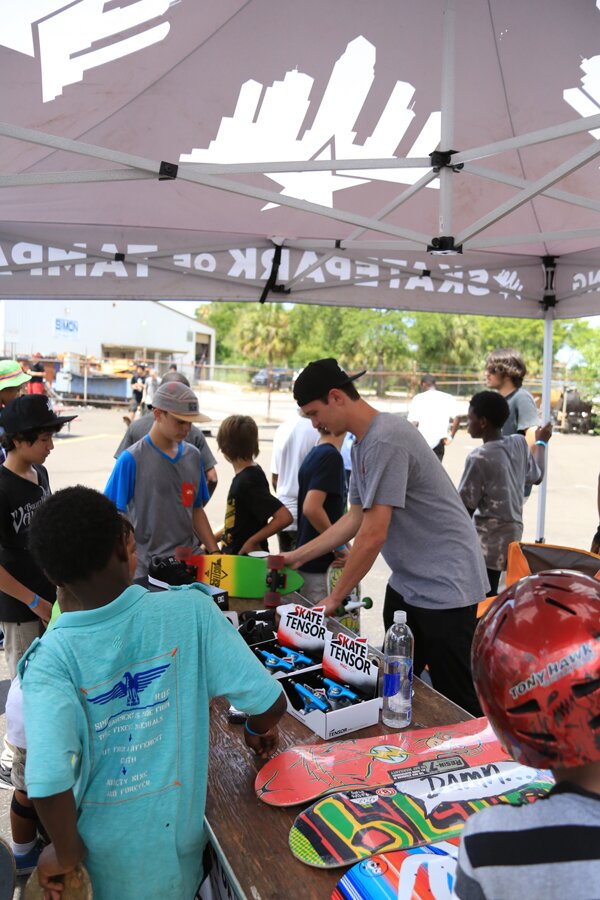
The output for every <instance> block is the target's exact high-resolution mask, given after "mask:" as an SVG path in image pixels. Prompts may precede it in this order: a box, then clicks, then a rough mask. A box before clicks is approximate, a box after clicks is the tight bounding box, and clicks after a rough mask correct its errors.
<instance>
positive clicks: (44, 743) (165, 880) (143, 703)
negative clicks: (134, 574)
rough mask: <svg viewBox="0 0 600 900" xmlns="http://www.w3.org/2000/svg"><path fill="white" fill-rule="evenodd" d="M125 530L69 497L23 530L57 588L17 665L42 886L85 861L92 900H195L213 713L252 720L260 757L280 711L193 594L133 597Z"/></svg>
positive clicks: (100, 502)
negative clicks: (52, 614) (43, 838)
mask: <svg viewBox="0 0 600 900" xmlns="http://www.w3.org/2000/svg"><path fill="white" fill-rule="evenodd" d="M126 531H127V527H126V523H124V521H123V519H122V517H121V516H120V515H119V513H118V511H117V509H116V507H115V506H114V505H113V503H112V502H111V501H110V500H108V498H106V497H104V496H103V495H102V494H99V493H98V492H96V491H93V490H91V489H89V488H84V487H81V486H78V487H74V488H67V489H66V490H63V491H59V492H58V493H57V494H55V495H54V496H53V497H51V498H50V499H49V500H48V501H47V502H46V503H45V504H44V506H43V507H42V508H41V509H40V510H39V512H38V514H37V515H36V519H35V521H34V524H33V527H32V531H31V536H30V546H31V548H32V552H33V553H34V554H35V556H36V558H37V560H38V562H39V564H40V565H41V566H42V567H43V568H44V569H45V570H46V571H47V572H48V575H49V577H50V578H51V579H52V580H53V581H55V582H56V583H58V584H60V585H63V586H64V587H66V588H67V591H66V592H65V597H64V605H63V613H62V615H61V616H60V618H59V619H58V621H57V622H56V625H55V628H54V630H53V631H52V632H51V633H50V634H47V635H45V637H44V639H43V640H41V641H38V642H36V643H35V644H34V645H33V647H32V648H31V649H30V650H29V652H28V653H27V655H26V656H25V657H24V659H23V661H22V663H21V666H20V675H21V680H22V689H23V698H24V713H25V731H26V737H27V765H26V781H27V788H28V793H29V796H30V797H31V798H32V799H33V801H34V805H35V807H36V811H37V813H38V815H39V817H40V819H41V821H42V823H43V824H44V826H45V828H46V830H47V831H48V834H49V835H50V838H51V839H52V844H50V845H49V847H47V848H46V849H45V850H44V851H43V852H42V855H41V856H40V862H39V873H40V883H41V884H42V885H43V886H45V887H47V886H48V885H49V884H50V885H51V884H52V882H53V881H55V876H56V875H59V874H61V873H63V872H66V871H68V870H70V869H72V868H73V867H74V866H75V865H77V864H78V863H79V862H82V861H84V862H85V865H86V866H87V868H88V870H89V872H90V875H91V878H92V884H93V889H94V896H95V897H96V898H97V900H114V898H115V897H120V898H123V900H128V898H132V900H133V898H137V897H140V896H143V897H144V898H145V900H163V898H165V897H178V898H182V900H186V898H189V900H191V898H192V897H193V896H194V894H195V892H196V890H197V888H198V885H199V883H200V881H201V877H202V862H201V860H202V850H203V847H204V842H205V838H204V831H203V818H204V806H205V797H206V780H207V761H208V750H209V747H208V734H209V701H210V699H211V698H212V697H215V696H220V695H223V696H225V697H227V698H228V699H229V701H230V702H231V703H233V704H234V705H235V706H237V707H238V708H240V709H243V710H245V711H246V712H247V713H248V714H249V718H248V720H247V723H246V730H245V737H246V743H247V744H248V745H249V746H250V747H251V748H252V749H253V750H254V751H255V752H256V753H259V754H261V755H263V756H266V755H268V754H269V753H271V752H273V751H274V749H275V748H276V746H277V730H276V724H277V721H278V720H279V718H280V717H281V716H282V715H283V712H284V710H285V701H284V699H283V695H282V692H281V688H280V686H279V685H278V683H277V681H276V680H275V679H273V678H272V676H271V675H269V674H268V673H267V672H266V670H265V669H264V668H263V667H262V665H261V664H260V663H259V662H258V660H257V659H256V657H255V656H254V655H253V654H252V652H251V651H250V650H249V649H248V647H247V646H246V644H245V643H244V641H243V640H242V638H240V636H239V635H238V634H237V632H236V631H235V629H234V628H232V627H231V624H230V623H229V622H228V621H227V619H226V618H225V617H224V616H223V615H222V613H221V612H220V611H219V609H218V608H217V606H216V605H215V604H214V603H213V601H212V599H209V597H207V596H206V594H204V592H203V590H202V586H201V585H194V586H193V587H191V588H188V587H185V588H183V589H180V590H171V591H165V592H160V593H149V592H148V591H146V590H145V589H144V588H142V587H141V586H138V585H134V586H131V585H130V575H129V567H128V553H127V534H126V533H125V532H126ZM61 548H64V549H61Z"/></svg>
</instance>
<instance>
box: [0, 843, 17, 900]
mask: <svg viewBox="0 0 600 900" xmlns="http://www.w3.org/2000/svg"><path fill="white" fill-rule="evenodd" d="M16 879H17V870H16V867H15V858H14V856H13V852H12V850H11V849H10V847H9V846H8V844H7V843H6V841H4V840H2V838H0V900H12V897H13V894H14V892H15V883H16Z"/></svg>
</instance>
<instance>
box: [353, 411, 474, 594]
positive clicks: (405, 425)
mask: <svg viewBox="0 0 600 900" xmlns="http://www.w3.org/2000/svg"><path fill="white" fill-rule="evenodd" d="M350 503H355V504H360V506H361V507H362V509H363V510H364V509H369V508H370V507H371V506H373V505H374V504H376V503H382V504H384V505H388V506H392V507H393V512H392V518H391V523H390V527H389V530H388V534H387V538H386V540H385V543H384V545H383V547H382V550H381V553H382V556H383V558H384V559H385V561H386V562H387V564H388V566H389V567H390V568H391V570H392V574H391V578H390V585H391V586H392V588H394V590H396V591H398V592H399V593H400V594H402V596H403V597H404V599H405V600H406V602H407V603H410V604H411V606H418V607H422V608H426V609H449V608H456V607H460V606H472V605H473V604H474V603H477V602H479V600H481V599H483V597H484V596H485V592H486V590H487V578H486V572H485V564H484V560H483V555H482V553H481V548H480V546H479V540H478V538H477V534H476V532H475V528H474V527H473V523H472V521H471V519H470V517H469V515H468V513H467V511H466V509H465V507H464V504H463V503H462V501H461V499H460V497H459V495H458V493H457V491H456V488H455V487H454V485H453V484H452V482H451V481H450V478H449V476H448V474H447V472H446V471H445V469H444V468H443V467H442V466H440V464H439V461H438V460H437V459H436V457H435V455H434V454H433V453H432V452H431V451H430V448H429V447H428V445H427V442H426V441H425V440H424V438H423V437H422V435H421V434H419V432H418V431H417V429H416V428H414V426H412V425H411V424H410V423H409V422H407V420H406V419H404V418H401V417H400V416H396V415H391V414H390V413H380V414H379V415H378V416H376V417H375V418H374V419H373V421H372V423H371V426H370V428H369V430H368V431H367V433H366V435H365V436H364V437H363V438H362V440H361V441H357V442H356V443H355V444H354V446H353V448H352V476H351V478H350Z"/></svg>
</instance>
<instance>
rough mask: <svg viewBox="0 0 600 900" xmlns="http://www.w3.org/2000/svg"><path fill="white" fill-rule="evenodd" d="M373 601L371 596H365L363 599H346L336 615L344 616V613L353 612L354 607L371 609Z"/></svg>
mask: <svg viewBox="0 0 600 900" xmlns="http://www.w3.org/2000/svg"><path fill="white" fill-rule="evenodd" d="M372 606H373V601H372V600H371V598H370V597H364V598H363V599H362V600H345V601H344V602H343V603H342V604H341V605H340V606H338V608H337V610H336V612H335V614H336V616H343V615H344V613H349V612H352V610H354V609H371V608H372Z"/></svg>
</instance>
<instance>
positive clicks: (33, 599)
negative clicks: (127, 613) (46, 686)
mask: <svg viewBox="0 0 600 900" xmlns="http://www.w3.org/2000/svg"><path fill="white" fill-rule="evenodd" d="M74 418H76V417H75V416H57V415H55V413H54V412H53V411H52V407H51V405H50V401H49V400H48V398H47V397H45V396H43V395H41V394H31V395H27V396H23V397H17V399H16V400H13V401H12V402H11V403H9V404H8V405H7V406H5V407H4V408H3V409H1V410H0V426H1V427H2V428H3V429H4V434H3V435H2V443H3V445H4V448H5V450H6V452H7V456H6V459H5V461H4V463H3V465H2V466H0V623H1V625H0V627H1V628H2V630H3V632H4V650H5V658H6V665H7V668H8V673H9V675H10V678H11V680H12V679H14V678H15V677H16V674H17V663H18V661H19V660H20V658H21V657H22V656H23V654H24V653H25V651H26V650H27V648H28V647H29V646H30V644H31V643H32V642H33V641H34V640H35V638H36V637H40V636H41V635H42V633H43V629H44V625H45V624H46V623H47V622H48V620H49V618H50V614H51V612H52V603H53V601H54V599H55V597H56V588H55V587H54V586H53V585H52V584H51V583H50V582H49V581H48V579H47V578H46V576H45V575H44V573H43V572H42V571H41V569H39V568H38V566H36V565H35V563H34V562H33V560H32V558H31V555H30V553H29V550H28V547H27V539H28V533H29V526H30V524H31V519H32V516H33V515H34V514H35V510H36V509H37V507H38V506H39V505H40V503H42V502H43V501H44V499H45V498H46V497H47V496H48V495H49V494H50V484H49V482H48V473H47V471H46V469H45V468H44V465H43V463H44V462H45V461H46V459H47V457H48V455H49V454H50V452H51V451H52V448H53V443H52V437H53V435H54V434H56V433H57V432H58V431H60V429H61V428H62V426H63V425H64V424H65V422H70V421H71V420H72V419H74ZM11 766H12V749H11V748H10V747H8V746H6V744H5V747H4V751H3V753H2V758H1V761H0V782H1V786H2V787H12V783H11V781H10V768H11Z"/></svg>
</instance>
